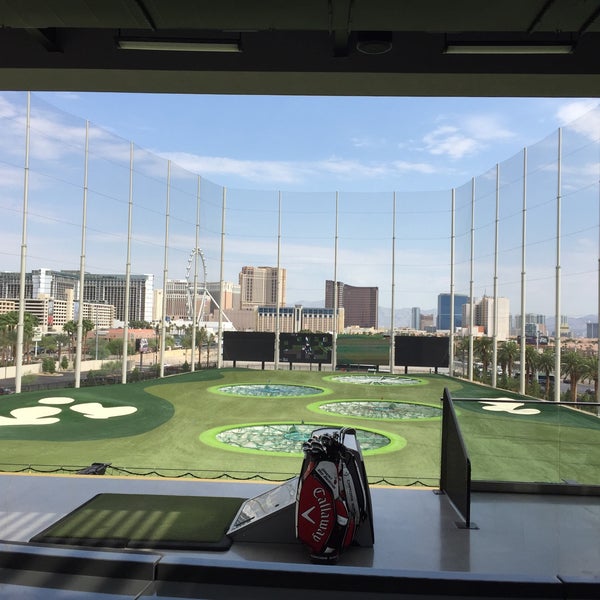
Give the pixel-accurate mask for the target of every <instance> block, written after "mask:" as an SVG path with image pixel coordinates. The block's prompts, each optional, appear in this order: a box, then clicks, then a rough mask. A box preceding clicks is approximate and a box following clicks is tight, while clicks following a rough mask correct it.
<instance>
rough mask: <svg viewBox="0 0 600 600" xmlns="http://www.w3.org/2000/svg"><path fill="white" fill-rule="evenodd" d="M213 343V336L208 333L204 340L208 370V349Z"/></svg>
mask: <svg viewBox="0 0 600 600" xmlns="http://www.w3.org/2000/svg"><path fill="white" fill-rule="evenodd" d="M214 342H215V334H214V333H210V334H209V335H208V338H207V340H206V368H207V369H208V364H209V359H210V347H211V346H212V344H214Z"/></svg>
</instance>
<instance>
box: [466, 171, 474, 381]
mask: <svg viewBox="0 0 600 600" xmlns="http://www.w3.org/2000/svg"><path fill="white" fill-rule="evenodd" d="M474 254H475V178H474V177H473V178H472V179H471V259H470V281H469V369H468V379H469V381H473V325H474V315H473V312H474V311H473V309H474V306H475V303H474V300H473V288H474V273H475V271H474V268H475V266H474V265H475V261H474Z"/></svg>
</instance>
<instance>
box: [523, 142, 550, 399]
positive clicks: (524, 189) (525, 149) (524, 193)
mask: <svg viewBox="0 0 600 600" xmlns="http://www.w3.org/2000/svg"><path fill="white" fill-rule="evenodd" d="M522 215H523V216H522V220H521V357H520V361H521V372H520V373H519V393H520V394H525V390H526V389H527V385H526V378H527V373H526V369H525V365H526V361H527V356H526V353H525V351H526V347H527V340H526V337H525V318H526V315H527V310H526V298H527V295H526V287H527V277H526V270H525V258H526V242H527V148H523V211H522ZM546 385H548V382H546Z"/></svg>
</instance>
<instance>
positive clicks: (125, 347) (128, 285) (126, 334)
mask: <svg viewBox="0 0 600 600" xmlns="http://www.w3.org/2000/svg"><path fill="white" fill-rule="evenodd" d="M127 210H128V213H127V258H126V261H125V319H124V323H123V352H122V354H123V361H122V362H121V383H127V357H128V355H129V344H128V342H129V306H130V303H131V228H132V222H133V142H129V202H128V209H127ZM141 350H142V349H141V348H140V353H141ZM140 362H141V354H140Z"/></svg>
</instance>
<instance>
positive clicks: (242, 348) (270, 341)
mask: <svg viewBox="0 0 600 600" xmlns="http://www.w3.org/2000/svg"><path fill="white" fill-rule="evenodd" d="M223 360H249V361H256V362H263V361H265V362H274V360H275V334H274V333H272V332H268V331H264V332H263V331H224V332H223Z"/></svg>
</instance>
